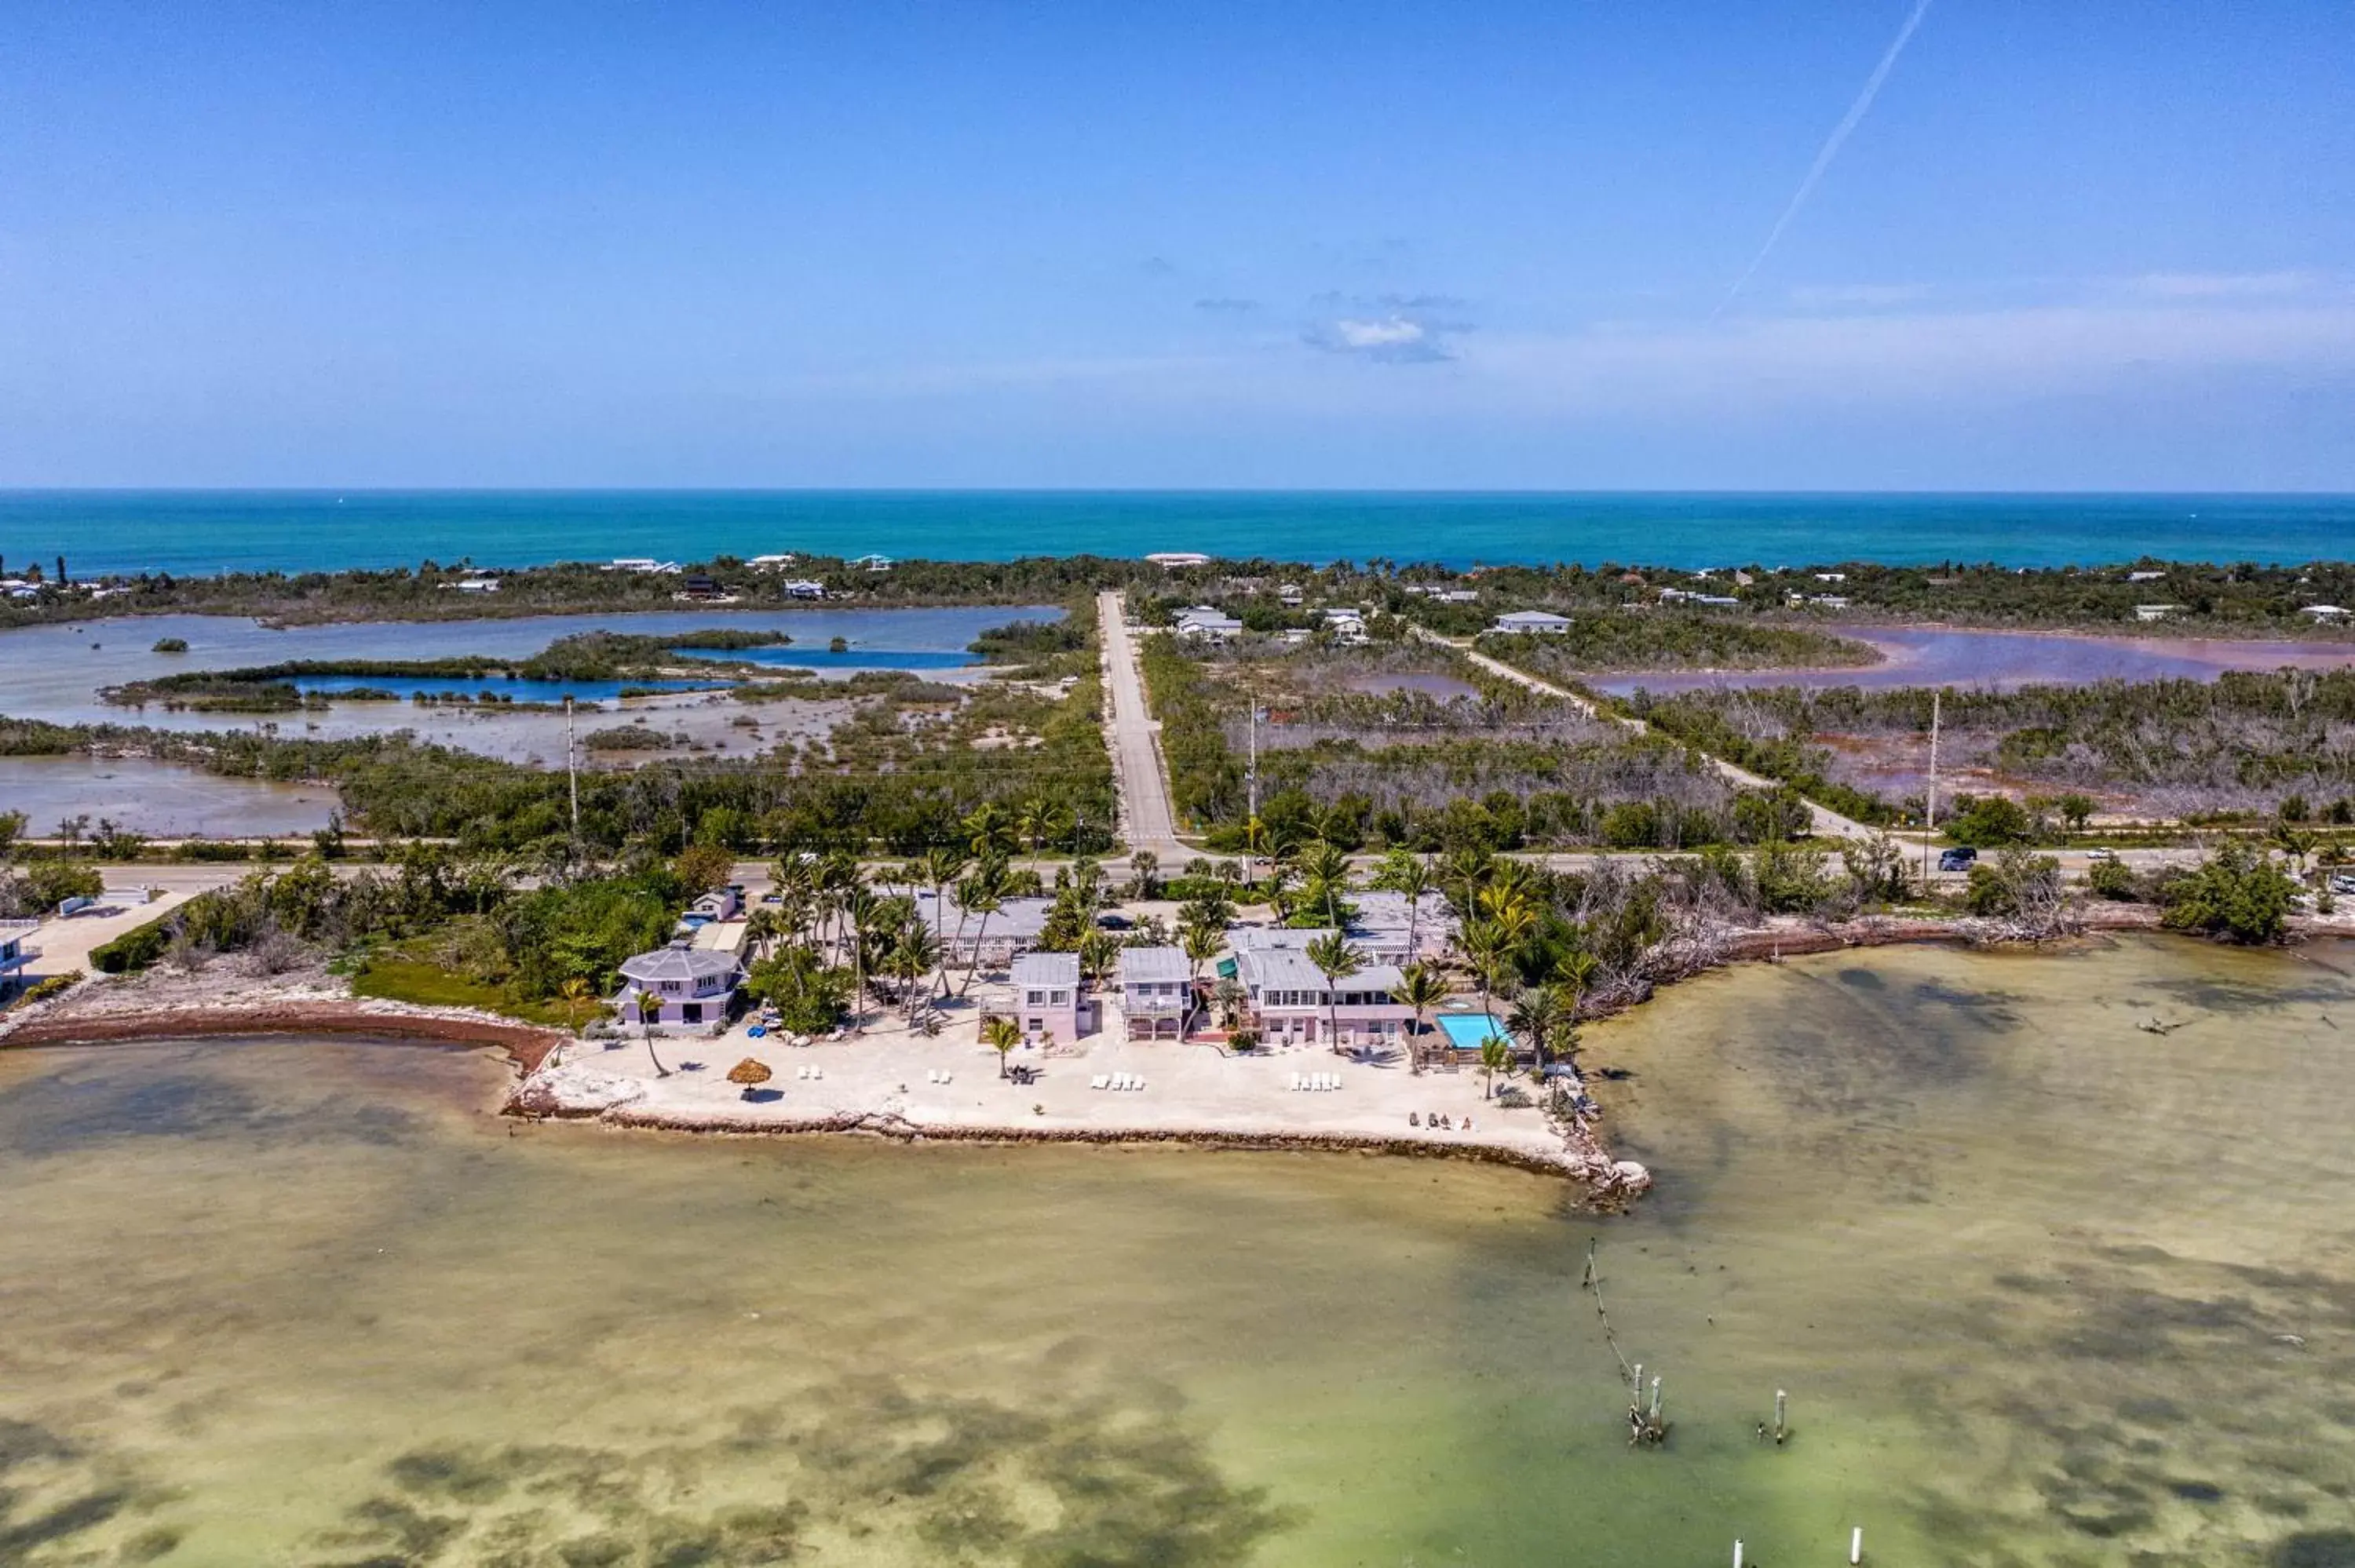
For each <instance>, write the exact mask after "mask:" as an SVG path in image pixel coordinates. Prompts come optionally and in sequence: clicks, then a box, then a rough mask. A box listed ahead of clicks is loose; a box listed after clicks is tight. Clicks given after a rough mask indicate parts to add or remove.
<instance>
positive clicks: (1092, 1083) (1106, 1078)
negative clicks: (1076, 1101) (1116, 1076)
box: [1088, 1073, 1112, 1089]
mask: <svg viewBox="0 0 2355 1568" xmlns="http://www.w3.org/2000/svg"><path fill="white" fill-rule="evenodd" d="M1111 1082H1112V1075H1111V1074H1109V1073H1098V1074H1097V1075H1095V1076H1094V1077H1092V1078H1090V1079H1089V1080H1088V1087H1090V1088H1092V1089H1101V1088H1103V1087H1105V1086H1108V1085H1110V1084H1111Z"/></svg>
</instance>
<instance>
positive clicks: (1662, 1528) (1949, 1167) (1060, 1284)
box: [0, 942, 2355, 1568]
mask: <svg viewBox="0 0 2355 1568" xmlns="http://www.w3.org/2000/svg"><path fill="white" fill-rule="evenodd" d="M2349 967H2350V965H2349V956H2348V955H2347V954H2346V953H2345V952H2344V951H2343V950H2331V949H2317V950H2311V951H2309V952H2308V953H2307V954H2305V955H2303V956H2300V957H2284V956H2279V955H2243V954H2231V953H2222V952H2218V951H2215V950H2213V949H2210V948H2202V947H2193V946H2190V945H2185V944H2159V943H2155V942H2154V943H2144V942H2135V943H2128V944H2124V945H2119V946H2115V947H2104V948H2097V949H2094V950H2089V951H2087V952H2084V953H2082V954H2079V955H2075V956H2071V957H2066V958H2024V957H1989V956H1973V955H1966V954H1960V953H1952V952H1945V951H1937V950H1930V949H1912V950H1903V951H1891V952H1888V953H1883V954H1880V955H1875V956H1873V957H1871V958H1870V959H1857V958H1853V957H1841V958H1831V959H1813V960H1806V961H1800V962H1794V963H1791V964H1789V965H1786V966H1784V967H1781V968H1778V969H1767V968H1753V969H1744V970H1742V971H1739V972H1732V973H1726V974H1721V975H1717V976H1713V977H1710V978H1708V979H1706V980H1701V981H1699V982H1696V983H1694V984H1691V985H1689V986H1686V987H1682V988H1679V989H1678V990H1676V991H1671V992H1669V993H1667V994H1665V995H1664V996H1663V997H1662V998H1661V999H1660V1000H1659V1001H1657V1002H1656V1003H1655V1004H1653V1005H1652V1006H1651V1007H1649V1008H1647V1009H1646V1010H1644V1011H1643V1012H1640V1013H1638V1014H1636V1015H1634V1016H1632V1017H1629V1018H1627V1019H1624V1020H1621V1021H1617V1022H1614V1023H1612V1024H1609V1025H1605V1026H1603V1027H1601V1028H1598V1029H1595V1030H1593V1031H1592V1032H1591V1033H1590V1039H1589V1054H1590V1057H1591V1060H1592V1061H1593V1063H1595V1064H1597V1065H1606V1066H1611V1067H1614V1068H1620V1069H1625V1071H1627V1072H1628V1073H1629V1074H1631V1076H1629V1077H1628V1078H1626V1079H1625V1080H1623V1081H1619V1082H1615V1083H1612V1084H1609V1085H1607V1086H1605V1090H1604V1092H1605V1095H1606V1099H1607V1103H1608V1104H1609V1105H1610V1107H1611V1108H1612V1110H1613V1111H1614V1125H1615V1127H1616V1129H1617V1132H1618V1136H1619V1137H1620V1138H1621V1139H1622V1140H1623V1141H1624V1142H1625V1144H1626V1145H1627V1146H1628V1148H1629V1150H1630V1151H1631V1152H1634V1153H1636V1155H1637V1156H1638V1157H1640V1158H1643V1159H1645V1160H1647V1161H1649V1162H1651V1163H1652V1164H1653V1165H1654V1166H1655V1168H1656V1169H1657V1171H1659V1172H1660V1176H1661V1184H1660V1188H1659V1191H1658V1192H1657V1193H1656V1194H1655V1195H1654V1196H1653V1198H1651V1199H1650V1200H1647V1201H1646V1203H1645V1204H1644V1205H1643V1206H1642V1208H1641V1209H1640V1210H1639V1211H1638V1212H1637V1213H1636V1214H1634V1215H1633V1216H1630V1217H1627V1218H1624V1219H1613V1220H1597V1219H1594V1218H1593V1217H1590V1216H1587V1215H1583V1214H1581V1213H1577V1212H1576V1211H1575V1210H1573V1209H1572V1208H1571V1207H1569V1206H1568V1205H1567V1204H1566V1202H1564V1198H1563V1194H1562V1192H1561V1189H1560V1188H1559V1187H1558V1186H1556V1185H1554V1184H1551V1183H1549V1182H1546V1181H1540V1180H1538V1179H1536V1178H1531V1177H1524V1176H1519V1175H1515V1174H1509V1173H1503V1172H1497V1171H1484V1170H1476V1169H1471V1168H1458V1167H1452V1166H1447V1165H1442V1164H1436V1163H1420V1162H1407V1161H1397V1160H1358V1159H1344V1158H1335V1157H1329V1156H1321V1157H1320V1156H1300V1157H1278V1156H1266V1157H1263V1156H1242V1155H1209V1154H1186V1153H1167V1152H1156V1153H1118V1152H1107V1151H1101V1150H1038V1149H1032V1150H974V1149H902V1148H897V1147H873V1146H867V1145H863V1144H857V1143H849V1142H825V1141H808V1142H792V1143H771V1142H754V1141H743V1142H723V1141H684V1140H677V1139H661V1138H653V1137H635V1136H621V1135H614V1134H609V1133H603V1132H600V1131H598V1130H596V1129H592V1128H510V1127H509V1126H507V1125H506V1124H504V1123H502V1122H500V1121H499V1120H498V1119H497V1118H494V1117H491V1116H488V1115H486V1114H485V1113H484V1110H483V1108H482V1107H483V1106H484V1105H485V1102H486V1100H487V1099H488V1098H489V1097H491V1096H492V1095H493V1094H494V1093H495V1091H496V1087H497V1086H498V1084H499V1083H500V1082H501V1079H502V1074H501V1070H500V1069H498V1068H497V1067H496V1065H493V1064H491V1063H489V1062H487V1061H485V1060H483V1059H481V1058H479V1057H476V1056H473V1055H469V1054H459V1053H450V1052H441V1051H434V1050H429V1049H425V1048H421V1047H414V1046H390V1045H388V1046H354V1045H350V1044H297V1043H255V1044H234V1045H224V1044H202V1045H181V1044H158V1045H152V1046H139V1047H131V1048H123V1047H115V1048H109V1049H106V1050H102V1051H92V1052H55V1053H27V1054H17V1055H13V1056H11V1055H5V1054H0V1215H5V1223H0V1562H11V1561H24V1562H27V1563H72V1562H92V1563H116V1562H139V1561H150V1562H164V1563H303V1564H320V1563H381V1564H390V1563H450V1564H456V1563H518V1564H521V1563H533V1564H538V1563H550V1564H568V1565H570V1564H586V1563H667V1564H687V1563H775V1562H788V1561H790V1562H798V1563H820V1564H825V1563H976V1564H997V1563H1009V1564H1011V1563H1018V1564H1039V1565H1057V1568H1061V1565H1071V1568H1076V1565H1079V1564H1097V1563H1103V1564H1111V1563H1148V1564H1170V1565H1193V1564H1224V1563H1259V1564H1295V1563H1297V1564H1310V1565H1323V1564H1369V1565H1390V1564H1418V1565H1430V1564H1442V1563H1487V1564H1517V1563H1636V1564H1649V1563H1663V1564H1668V1563H1722V1562H1725V1561H1727V1560H1728V1559H1729V1554H1730V1551H1731V1545H1732V1540H1733V1538H1734V1537H1735V1536H1736V1535H1737V1534H1739V1535H1741V1536H1742V1537H1743V1538H1744V1539H1745V1541H1746V1542H1747V1543H1748V1546H1749V1553H1750V1560H1751V1561H1752V1562H1753V1563H1763V1564H1765V1565H1767V1568H1782V1565H1784V1564H1788V1563H1827V1564H1828V1563H1838V1562H1841V1561H1844V1560H1845V1547H1846V1542H1847V1536H1848V1531H1849V1527H1850V1526H1851V1525H1854V1524H1862V1525H1863V1526H1864V1527H1865V1529H1866V1544H1867V1548H1868V1560H1869V1561H1870V1562H1874V1563H1985V1564H2005V1563H2128V1562H2148V1563H2259V1564H2266V1565H2268V1568H2322V1565H2326V1564H2333V1563H2355V1509H2350V1493H2355V1382H2350V1378H2349V1373H2350V1370H2355V1202H2350V1200H2355V1139H2350V1128H2349V1121H2350V1118H2349V1115H2348V1107H2349V1096H2348V1093H2347V1086H2348V1084H2349V1078H2350V1075H2349V1067H2350V1060H2355V1058H2351V1057H2350V1053H2355V980H2350V978H2349V975H2348V973H2347V970H2348V969H2349ZM2153 1016H2157V1017H2159V1018H2161V1019H2164V1020H2168V1021H2170V1022H2173V1021H2178V1020H2180V1021H2183V1022H2184V1027H2182V1028H2180V1029H2179V1030H2177V1031H2176V1032H2174V1033H2170V1034H2168V1035H2165V1036H2163V1037H2162V1036H2158V1035H2153V1034H2149V1033H2142V1032H2140V1031H2138V1030H2137V1029H2136V1028H2135V1027H2134V1024H2135V1022H2136V1021H2137V1019H2142V1018H2149V1017H2153ZM2342 1027H2343V1030H2344V1033H2342ZM1590 1237H1600V1238H1601V1253H1600V1259H1601V1268H1602V1273H1603V1276H1604V1300H1605V1302H1606V1303H1607V1305H1608V1307H1609V1308H1610V1313H1611V1319H1612V1322H1613V1324H1614V1328H1615V1330H1616V1334H1617V1338H1618V1340H1619V1341H1620V1344H1621V1346H1622V1347H1623V1348H1624V1349H1625V1351H1626V1353H1627V1354H1628V1355H1629V1356H1630V1357H1631V1358H1633V1359H1636V1360H1641V1361H1645V1362H1646V1363H1647V1365H1649V1366H1651V1367H1654V1368H1657V1369H1658V1370H1660V1371H1662V1372H1664V1373H1665V1374H1666V1378H1667V1385H1666V1387H1667V1395H1668V1414H1669V1415H1670V1416H1672V1417H1673V1418H1674V1420H1675V1423H1676V1425H1675V1428H1674V1431H1673V1433H1672V1436H1671V1438H1670V1441H1669V1444H1668V1447H1667V1449H1666V1451H1664V1452H1658V1453H1631V1452H1630V1451H1629V1450H1628V1449H1627V1447H1626V1446H1625V1438H1624V1426H1623V1414H1624V1407H1625V1396H1624V1393H1622V1392H1621V1389H1620V1386H1619V1383H1618V1377H1619V1374H1618V1370H1617V1365H1616V1362H1615V1361H1614V1358H1613V1355H1612V1352H1611V1351H1610V1349H1609V1348H1608V1347H1607V1346H1606V1345H1605V1343H1604V1339H1603V1335H1602V1332H1601V1327H1600V1322H1599V1319H1598V1318H1597V1316H1596V1313H1595V1309H1594V1300H1593V1297H1592V1296H1591V1295H1588V1294H1585V1293H1583V1292H1582V1291H1581V1289H1580V1288H1579V1279H1580V1276H1581V1273H1582V1266H1583V1262H1584V1255H1585V1247H1586V1245H1587V1242H1588V1240H1589V1238H1590ZM2283 1336H2294V1337H2296V1339H2297V1340H2302V1341H2303V1342H2302V1343H2294V1342H2291V1340H2288V1339H2285V1338H2283ZM1778 1386H1779V1387H1784V1388H1787V1389H1789V1390H1790V1391H1791V1395H1792V1402H1793V1403H1792V1421H1793V1425H1794V1427H1795V1429H1796V1432H1795V1436H1794V1437H1793V1439H1792V1441H1791V1442H1790V1443H1789V1445H1788V1446H1785V1447H1783V1448H1780V1449H1777V1448H1775V1447H1774V1446H1773V1445H1771V1444H1762V1443H1760V1442H1759V1441H1758V1440H1757V1439H1756V1437H1755V1436H1754V1427H1755V1424H1756V1423H1757V1422H1758V1421H1759V1420H1760V1419H1762V1418H1764V1416H1766V1415H1767V1414H1768V1413H1769V1411H1770V1409H1771V1403H1772V1399H1773V1395H1774V1389H1775V1388H1776V1387H1778Z"/></svg>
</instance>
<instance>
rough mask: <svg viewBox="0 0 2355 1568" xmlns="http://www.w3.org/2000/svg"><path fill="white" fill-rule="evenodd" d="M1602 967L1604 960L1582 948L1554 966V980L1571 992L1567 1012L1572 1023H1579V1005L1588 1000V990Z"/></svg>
mask: <svg viewBox="0 0 2355 1568" xmlns="http://www.w3.org/2000/svg"><path fill="white" fill-rule="evenodd" d="M1602 967H1603V960H1602V959H1598V958H1596V957H1595V956H1594V955H1593V953H1590V952H1588V951H1586V950H1585V949H1584V948H1580V949H1579V950H1577V951H1576V952H1572V953H1565V954H1564V955H1562V957H1561V960H1560V961H1559V962H1557V963H1556V964H1555V965H1554V967H1553V972H1554V979H1555V980H1557V981H1559V982H1560V983H1561V985H1562V986H1563V987H1564V988H1565V989H1566V990H1568V991H1569V992H1570V1002H1569V1005H1568V1008H1567V1009H1566V1011H1567V1012H1568V1013H1569V1021H1570V1022H1572V1023H1575V1022H1578V1005H1579V1003H1580V1002H1582V1001H1585V1000H1586V988H1587V987H1588V986H1591V985H1593V983H1594V971H1595V970H1596V969H1601V968H1602Z"/></svg>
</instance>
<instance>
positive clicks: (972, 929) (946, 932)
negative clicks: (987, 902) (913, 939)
mask: <svg viewBox="0 0 2355 1568" xmlns="http://www.w3.org/2000/svg"><path fill="white" fill-rule="evenodd" d="M876 891H877V892H878V893H881V894H885V895H899V896H900V897H904V898H906V899H908V900H909V901H910V902H911V903H913V904H914V905H915V906H916V917H917V918H918V919H920V920H922V922H923V923H924V929H926V930H928V931H929V930H932V928H933V927H934V925H935V923H937V925H938V927H939V929H940V934H941V960H942V961H943V963H957V964H972V963H978V964H979V965H980V966H981V967H982V968H983V969H1004V968H1005V967H1006V966H1007V965H1008V964H1010V963H1012V962H1013V961H1014V956H1015V955H1016V954H1017V953H1020V952H1024V951H1027V950H1028V949H1029V948H1033V947H1036V946H1037V945H1038V942H1039V933H1041V932H1043V931H1044V930H1046V928H1047V916H1048V914H1049V913H1050V911H1051V910H1052V909H1053V908H1054V900H1053V899H1051V898H1008V899H1005V900H1003V901H1002V902H1000V904H999V905H998V906H997V907H996V908H995V909H993V910H991V911H990V912H989V914H988V915H987V916H986V917H985V916H983V915H982V914H981V913H980V912H979V911H978V910H968V909H966V908H964V906H961V905H960V904H958V903H957V898H956V893H955V891H954V889H951V890H950V891H949V892H948V893H947V894H946V895H944V896H943V897H941V898H938V899H935V898H934V897H933V896H932V889H931V888H929V887H884V886H879V887H877V888H876Z"/></svg>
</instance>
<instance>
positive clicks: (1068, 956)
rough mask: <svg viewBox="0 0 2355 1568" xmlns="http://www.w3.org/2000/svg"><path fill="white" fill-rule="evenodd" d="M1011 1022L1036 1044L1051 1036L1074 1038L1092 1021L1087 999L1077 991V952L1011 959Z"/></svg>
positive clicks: (1084, 1031)
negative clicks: (1012, 988) (1018, 1026)
mask: <svg viewBox="0 0 2355 1568" xmlns="http://www.w3.org/2000/svg"><path fill="white" fill-rule="evenodd" d="M1013 986H1014V1022H1017V1023H1018V1024H1020V1025H1021V1026H1022V1037H1023V1038H1024V1039H1026V1040H1028V1041H1030V1042H1032V1043H1033V1044H1036V1043H1038V1042H1039V1041H1041V1040H1044V1039H1046V1038H1048V1037H1049V1036H1050V1035H1051V1036H1053V1037H1054V1038H1055V1039H1057V1040H1077V1039H1078V1038H1079V1037H1080V1036H1081V1035H1082V1034H1083V1033H1087V1030H1088V1026H1089V1025H1090V1024H1091V1023H1092V1022H1093V1012H1094V1010H1093V1009H1092V1008H1091V1007H1090V1006H1089V1004H1088V1001H1087V999H1086V998H1085V997H1083V996H1082V995H1081V994H1080V955H1079V954H1077V953H1023V954H1020V955H1018V956H1017V957H1016V959H1015V960H1014V973H1013Z"/></svg>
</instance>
